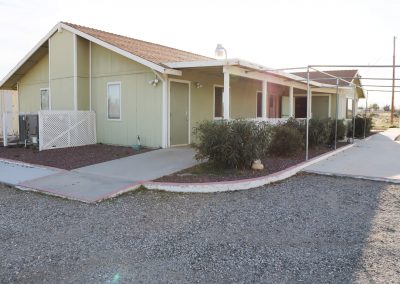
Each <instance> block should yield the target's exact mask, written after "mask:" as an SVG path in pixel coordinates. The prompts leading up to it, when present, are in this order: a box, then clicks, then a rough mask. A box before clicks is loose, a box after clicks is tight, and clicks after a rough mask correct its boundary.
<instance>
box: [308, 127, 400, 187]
mask: <svg viewBox="0 0 400 284" xmlns="http://www.w3.org/2000/svg"><path fill="white" fill-rule="evenodd" d="M398 135H400V129H399V128H392V129H388V130H387V131H385V132H382V133H378V134H375V135H373V136H371V137H370V139H367V140H360V141H357V142H356V145H355V146H354V147H352V148H351V149H349V150H347V151H344V152H342V153H340V154H338V155H335V156H332V157H330V158H329V159H326V160H324V161H321V162H319V163H316V164H314V165H312V166H309V167H307V168H306V169H305V171H306V172H311V173H317V174H326V175H336V176H349V177H355V178H363V179H371V180H380V181H387V182H395V183H399V182H400V165H399V161H400V143H399V142H396V141H394V139H395V138H396V137H397V136H398Z"/></svg>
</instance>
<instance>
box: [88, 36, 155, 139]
mask: <svg viewBox="0 0 400 284" xmlns="http://www.w3.org/2000/svg"><path fill="white" fill-rule="evenodd" d="M91 53H92V109H93V110H94V111H96V119H97V140H98V142H101V143H108V144H116V145H132V144H136V142H137V136H138V135H139V136H140V138H141V143H142V145H145V146H149V147H160V146H161V143H162V138H161V135H162V120H161V113H162V83H161V82H160V83H159V84H158V85H157V87H153V86H152V85H150V84H149V83H148V82H149V81H150V80H153V79H154V78H155V75H154V73H153V72H152V71H151V69H149V68H147V67H145V66H143V65H141V64H138V63H136V62H134V61H132V60H129V59H127V58H124V57H122V56H120V55H118V54H116V53H114V52H112V51H110V50H107V49H105V48H103V47H101V46H99V45H96V44H93V43H92V52H91ZM109 82H121V103H122V111H121V120H108V119H107V83H109Z"/></svg>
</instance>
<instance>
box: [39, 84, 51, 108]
mask: <svg viewBox="0 0 400 284" xmlns="http://www.w3.org/2000/svg"><path fill="white" fill-rule="evenodd" d="M42 91H47V102H48V108H47V109H43V107H42ZM40 110H51V107H50V88H40Z"/></svg>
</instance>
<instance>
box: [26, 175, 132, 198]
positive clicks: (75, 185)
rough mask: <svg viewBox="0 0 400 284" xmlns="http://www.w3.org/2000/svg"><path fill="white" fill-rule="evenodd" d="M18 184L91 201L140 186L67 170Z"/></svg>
mask: <svg viewBox="0 0 400 284" xmlns="http://www.w3.org/2000/svg"><path fill="white" fill-rule="evenodd" d="M18 186H19V187H24V188H28V189H30V190H34V191H39V192H43V193H47V194H51V195H55V196H60V197H66V198H68V199H74V200H79V201H83V202H88V203H92V202H98V201H101V200H103V199H106V198H111V197H114V196H116V195H119V194H121V193H124V192H126V191H129V190H133V189H136V188H138V187H139V186H140V183H136V182H132V181H128V180H123V179H116V178H110V177H104V176H100V175H94V174H88V173H85V174H83V173H78V172H73V171H69V172H63V173H58V174H54V175H51V176H47V177H43V178H38V179H34V180H29V181H25V182H22V183H20V184H19V185H18Z"/></svg>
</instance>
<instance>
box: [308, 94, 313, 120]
mask: <svg viewBox="0 0 400 284" xmlns="http://www.w3.org/2000/svg"><path fill="white" fill-rule="evenodd" d="M309 99H310V100H307V104H308V108H307V110H308V113H307V117H309V118H312V91H311V90H310V96H309Z"/></svg>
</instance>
